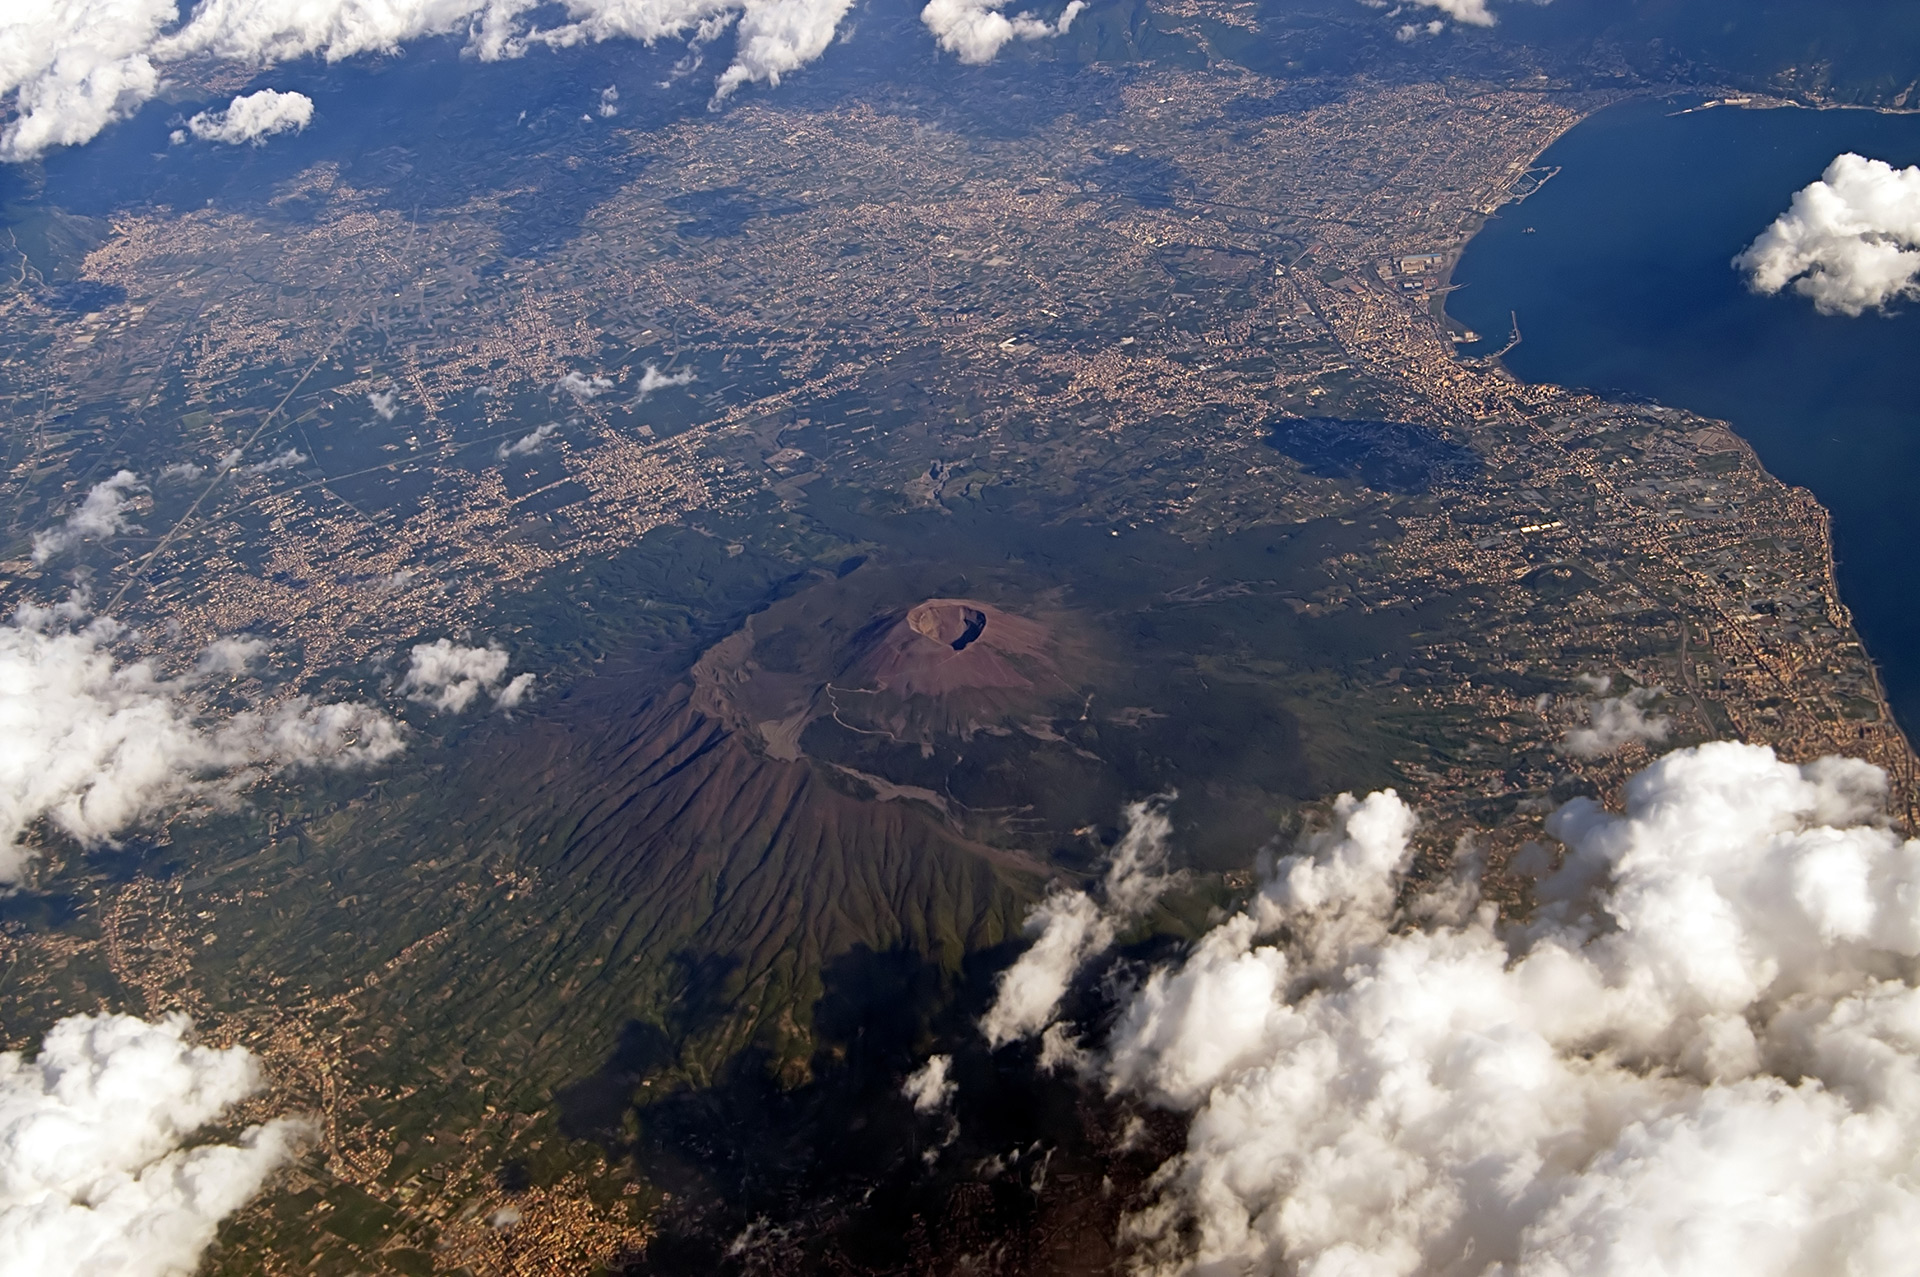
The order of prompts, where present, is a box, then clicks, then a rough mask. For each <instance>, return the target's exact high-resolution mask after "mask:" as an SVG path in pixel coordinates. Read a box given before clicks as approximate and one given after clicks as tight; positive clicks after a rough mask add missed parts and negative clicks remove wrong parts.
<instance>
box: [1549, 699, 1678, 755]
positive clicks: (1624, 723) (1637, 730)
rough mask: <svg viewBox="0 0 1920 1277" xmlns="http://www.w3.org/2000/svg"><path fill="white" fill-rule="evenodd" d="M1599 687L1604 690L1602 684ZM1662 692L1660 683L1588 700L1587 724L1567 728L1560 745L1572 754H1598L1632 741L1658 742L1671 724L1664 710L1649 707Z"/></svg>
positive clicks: (1641, 742)
mask: <svg viewBox="0 0 1920 1277" xmlns="http://www.w3.org/2000/svg"><path fill="white" fill-rule="evenodd" d="M1600 690H1602V691H1604V690H1605V684H1603V685H1602V687H1601V689H1600ZM1665 692H1666V689H1665V688H1662V687H1636V688H1634V689H1632V690H1631V691H1628V692H1624V693H1622V694H1621V695H1619V696H1609V697H1607V698H1605V699H1604V700H1597V701H1591V702H1589V703H1588V706H1587V714H1588V721H1587V725H1586V726H1585V727H1576V728H1573V729H1572V730H1571V731H1569V732H1568V733H1567V734H1566V736H1565V737H1564V738H1563V739H1562V741H1561V748H1562V749H1564V750H1566V751H1567V753H1569V754H1572V755H1573V756H1574V757H1575V758H1599V757H1601V756H1602V755H1604V754H1611V753H1612V752H1613V751H1614V750H1616V749H1619V748H1621V747H1622V746H1623V745H1630V744H1633V743H1635V742H1639V743H1640V744H1645V745H1653V744H1658V743H1659V742H1661V741H1663V740H1665V739H1666V738H1667V733H1668V731H1669V730H1671V728H1672V726H1673V722H1672V720H1671V719H1669V718H1668V717H1667V716H1666V715H1665V714H1658V713H1654V712H1653V711H1652V706H1654V705H1655V704H1657V703H1658V702H1659V700H1660V697H1661V696H1662V695H1664V694H1665Z"/></svg>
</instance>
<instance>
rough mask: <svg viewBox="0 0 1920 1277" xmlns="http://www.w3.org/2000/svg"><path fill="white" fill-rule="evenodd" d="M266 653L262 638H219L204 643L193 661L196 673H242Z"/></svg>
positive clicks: (216, 674) (265, 645)
mask: <svg viewBox="0 0 1920 1277" xmlns="http://www.w3.org/2000/svg"><path fill="white" fill-rule="evenodd" d="M266 654H267V644H266V641H265V640H264V639H256V638H220V639H215V640H214V641H213V642H211V643H209V644H207V645H206V647H205V648H204V649H202V650H201V652H200V656H199V658H198V659H197V660H195V661H194V663H193V668H194V670H195V671H196V672H197V673H200V674H205V675H213V676H216V677H217V676H221V675H234V674H244V673H246V672H247V670H248V669H250V668H251V667H252V665H253V663H254V662H255V661H257V660H259V659H260V658H261V657H263V656H265V655H266Z"/></svg>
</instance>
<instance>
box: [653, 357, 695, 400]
mask: <svg viewBox="0 0 1920 1277" xmlns="http://www.w3.org/2000/svg"><path fill="white" fill-rule="evenodd" d="M693 381H694V375H693V369H691V368H682V369H681V370H680V371H679V372H676V373H664V372H661V371H660V369H659V368H657V367H655V366H654V365H653V364H648V365H647V366H646V369H645V370H644V371H643V372H642V373H641V374H640V398H642V399H645V398H646V397H647V396H648V395H650V394H652V393H653V392H654V391H656V390H665V389H667V388H668V387H669V386H690V385H692V384H693Z"/></svg>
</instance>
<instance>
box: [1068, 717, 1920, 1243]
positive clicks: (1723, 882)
mask: <svg viewBox="0 0 1920 1277" xmlns="http://www.w3.org/2000/svg"><path fill="white" fill-rule="evenodd" d="M1885 796H1886V781H1885V777H1884V776H1883V775H1882V774H1881V773H1880V772H1879V771H1877V770H1876V769H1875V768H1873V767H1870V766H1868V765H1867V764H1864V763H1860V762H1855V761H1850V760H1844V759H1824V760H1821V761H1819V762H1816V763H1811V764H1806V765H1802V766H1796V765H1793V764H1789V763H1785V762H1782V761H1781V760H1780V759H1778V758H1776V757H1775V756H1774V754H1773V752H1772V751H1771V750H1769V749H1766V748H1761V747H1754V746H1744V745H1735V744H1725V743H1722V744H1712V745H1703V746H1700V747H1697V748H1694V749H1687V750H1680V751H1676V752H1674V753H1672V754H1669V755H1668V756H1666V757H1665V758H1663V759H1661V760H1659V761H1658V762H1656V763H1654V764H1652V765H1651V766H1649V767H1648V768H1646V769H1645V770H1644V771H1642V772H1641V773H1640V774H1639V775H1637V776H1636V777H1635V778H1634V779H1633V780H1632V781H1631V782H1630V783H1629V784H1628V786H1627V788H1626V792H1625V809H1624V811H1622V812H1619V813H1615V812H1609V811H1606V810H1603V809H1602V808H1601V807H1599V806H1598V805H1597V804H1594V803H1592V802H1590V801H1587V800H1579V801H1576V802H1574V803H1571V804H1569V805H1568V806H1566V807H1564V808H1562V809H1561V810H1560V811H1559V812H1557V813H1556V814H1555V815H1554V817H1553V818H1552V820H1551V821H1550V822H1549V829H1550V831H1551V832H1552V833H1553V835H1554V836H1555V838H1556V839H1558V840H1559V842H1560V844H1561V845H1562V847H1563V849H1564V853H1563V857H1562V862H1561V864H1560V867H1559V868H1558V869H1556V870H1554V871H1553V872H1552V873H1551V874H1549V875H1547V876H1546V877H1544V878H1543V879H1542V880H1541V881H1540V882H1539V883H1538V886H1537V889H1536V896H1537V898H1538V900H1539V901H1540V906H1539V908H1538V909H1537V910H1536V913H1535V915H1534V917H1533V918H1532V919H1531V920H1529V921H1527V922H1525V923H1519V924H1510V923H1503V922H1501V921H1500V920H1499V918H1498V915H1497V914H1496V913H1495V911H1494V910H1492V909H1491V908H1490V907H1487V908H1477V907H1475V905H1474V903H1473V900H1472V897H1471V895H1470V893H1469V894H1465V895H1461V896H1460V898H1459V899H1456V900H1455V901H1454V904H1455V905H1456V906H1458V907H1455V908H1451V909H1438V910H1429V909H1424V908H1422V907H1420V901H1419V899H1418V898H1414V899H1413V900H1411V901H1409V898H1408V896H1407V894H1406V886H1407V884H1406V881H1405V872H1406V869H1407V867H1408V865H1409V864H1410V862H1411V859H1412V853H1411V850H1410V847H1409V838H1410V836H1411V834H1412V832H1413V830H1414V823H1415V822H1414V818H1413V815H1412V813H1411V812H1410V811H1409V810H1408V809H1407V808H1406V806H1405V804H1404V803H1402V802H1401V801H1400V800H1399V799H1398V798H1397V797H1395V796H1394V795H1393V794H1392V793H1391V792H1386V793H1380V794H1375V795H1372V796H1370V797H1368V798H1367V799H1365V800H1364V801H1354V800H1351V799H1348V800H1344V801H1343V802H1342V803H1341V804H1340V805H1339V807H1338V808H1337V809H1336V812H1335V822H1334V826H1333V828H1331V829H1329V830H1328V831H1326V832H1325V833H1323V834H1321V835H1319V836H1317V837H1316V838H1314V839H1311V840H1309V841H1308V842H1307V843H1306V844H1304V845H1303V846H1302V847H1301V848H1300V850H1299V851H1298V852H1297V853H1296V854H1295V855H1293V856H1290V857H1288V858H1287V859H1285V860H1283V861H1281V862H1280V864H1279V865H1278V866H1277V867H1276V870H1275V872H1274V874H1273V876H1272V877H1271V879H1270V880H1269V881H1268V883H1267V884H1266V885H1265V886H1264V887H1263V888H1262V890H1261V891H1260V892H1259V894H1258V895H1257V896H1256V898H1255V900H1254V901H1253V903H1252V904H1250V905H1249V906H1248V907H1247V908H1246V909H1244V910H1243V911H1242V912H1240V913H1239V914H1237V915H1235V916H1234V917H1232V918H1230V919H1228V920H1227V921H1225V922H1223V923H1221V924H1220V925H1218V926H1217V927H1215V928H1214V929H1213V931H1211V932H1210V933H1209V934H1208V935H1206V936H1205V937H1204V938H1203V939H1202V940H1201V941H1200V942H1199V943H1198V944H1196V945H1195V947H1194V948H1193V950H1192V951H1191V952H1190V954H1189V955H1188V956H1187V957H1186V958H1185V959H1184V960H1183V961H1181V962H1179V963H1176V964H1174V965H1172V966H1169V967H1166V968H1164V969H1161V970H1158V971H1156V972H1155V973H1153V974H1152V975H1151V976H1150V977H1149V978H1148V980H1147V981H1146V983H1145V984H1144V985H1142V986H1141V987H1140V988H1139V989H1138V990H1137V991H1136V992H1135V993H1133V994H1132V995H1130V996H1129V997H1127V998H1126V999H1125V1000H1124V1001H1123V1005H1122V1008H1121V1013H1120V1017H1119V1020H1118V1022H1117V1024H1116V1026H1115V1028H1114V1029H1113V1031H1112V1033H1111V1036H1110V1038H1109V1040H1108V1041H1107V1043H1106V1044H1105V1045H1104V1047H1103V1048H1102V1049H1101V1052H1100V1060H1099V1063H1098V1067H1099V1068H1101V1069H1102V1070H1103V1071H1104V1073H1105V1076H1106V1079H1107V1083H1108V1085H1109V1086H1110V1087H1111V1088H1112V1089H1113V1090H1114V1091H1115V1092H1117V1093H1120V1094H1125V1095H1133V1096H1137V1097H1139V1098H1141V1099H1143V1100H1145V1101H1147V1102H1149V1103H1153V1104H1157V1105H1161V1106H1164V1107H1167V1108H1170V1109H1174V1110H1177V1111H1182V1112H1185V1113H1187V1114H1189V1115H1190V1118H1189V1128H1188V1135H1187V1142H1186V1148H1185V1150H1184V1152H1182V1153H1181V1154H1180V1155H1178V1156H1177V1157H1175V1158H1174V1159H1172V1160H1171V1161H1170V1162H1169V1163H1167V1164H1166V1165H1164V1166H1163V1167H1162V1168H1161V1169H1160V1171H1159V1173H1158V1175H1157V1176H1156V1178H1155V1180H1154V1186H1155V1196H1154V1197H1153V1198H1152V1199H1151V1201H1150V1204H1148V1205H1147V1206H1146V1207H1144V1208H1143V1209H1141V1210H1138V1211H1136V1212H1135V1213H1134V1214H1133V1215H1131V1216H1130V1217H1129V1219H1128V1220H1127V1222H1126V1225H1125V1233H1126V1238H1127V1241H1128V1243H1129V1244H1130V1245H1131V1246H1132V1247H1133V1248H1134V1259H1135V1261H1136V1264H1137V1267H1138V1268H1139V1270H1141V1271H1148V1272H1167V1273H1174V1272H1284V1273H1303V1274H1333V1273H1343V1274H1344V1273H1352V1274H1361V1273H1364V1274H1368V1275H1369V1277H1376V1275H1377V1277H1415V1275H1416V1274H1449V1273H1454V1274H1476V1275H1484V1277H1565V1275H1567V1274H1583V1275H1586V1274H1594V1275H1600V1277H1605V1275H1609V1274H1619V1275H1620V1277H1628V1275H1630V1274H1631V1275H1633V1277H1640V1275H1642V1274H1650V1273H1651V1274H1673V1275H1679V1274H1689V1275H1691V1274H1702V1275H1704V1274H1710V1273H1733V1272H1738V1273H1743V1274H1750V1275H1754V1277H1801V1275H1807V1277H1811V1275H1812V1274H1825V1273H1843V1272H1844V1273H1851V1274H1855V1275H1856V1277H1880V1275H1882V1274H1887V1275H1891V1274H1895V1273H1907V1272H1911V1271H1912V1268H1913V1264H1912V1243H1911V1238H1912V1237H1913V1235H1914V1231H1913V1230H1914V1228H1915V1226H1916V1223H1920V987H1916V984H1915V978H1916V970H1917V968H1916V965H1915V962H1914V959H1915V958H1916V957H1920V841H1903V840H1902V838H1901V837H1900V836H1899V835H1898V834H1896V833H1895V832H1893V831H1892V830H1891V829H1890V828H1889V827H1888V825H1887V823H1886V821H1885V819H1884V817H1883V815H1882V812H1881V808H1882V804H1883V803H1884V800H1885ZM1469 885H1470V884H1469ZM1457 892H1458V886H1457V887H1456V893H1457Z"/></svg>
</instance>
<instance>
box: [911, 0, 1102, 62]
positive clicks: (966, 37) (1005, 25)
mask: <svg viewBox="0 0 1920 1277" xmlns="http://www.w3.org/2000/svg"><path fill="white" fill-rule="evenodd" d="M1006 2H1007V0H928V2H927V7H926V8H924V9H922V10H921V11H920V21H921V22H923V23H925V24H926V28H927V30H929V31H931V32H933V36H934V39H935V40H936V41H938V43H939V45H940V47H941V48H943V49H945V50H946V51H947V52H948V53H951V54H953V55H955V56H956V57H958V58H959V59H960V60H961V61H962V62H968V63H974V64H979V63H983V62H991V61H993V59H994V57H995V56H996V55H997V54H998V53H999V52H1000V50H1001V49H1003V48H1005V47H1006V46H1007V45H1008V44H1009V43H1010V42H1012V41H1014V40H1044V39H1046V38H1047V37H1048V36H1056V35H1065V34H1066V33H1067V28H1069V27H1071V26H1072V25H1073V20H1074V19H1075V18H1077V17H1079V16H1080V11H1081V10H1082V9H1085V8H1086V7H1087V6H1086V3H1085V0H1069V3H1068V4H1067V7H1066V8H1065V9H1063V10H1061V12H1060V16H1059V18H1057V19H1056V20H1054V21H1052V22H1048V21H1047V20H1045V19H1044V18H1036V17H1034V16H1033V14H1031V13H1025V12H1022V13H1016V14H1015V15H1013V16H1012V17H1011V18H1009V17H1008V16H1007V15H1006V14H1004V13H1002V12H1000V10H1001V9H1002V8H1003V7H1004V6H1005V4H1006Z"/></svg>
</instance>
